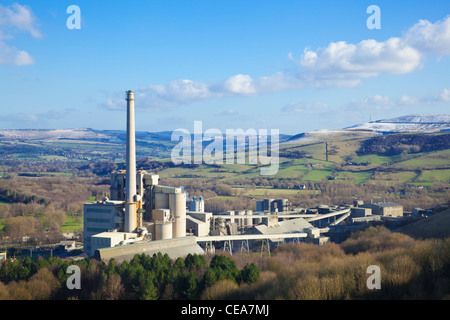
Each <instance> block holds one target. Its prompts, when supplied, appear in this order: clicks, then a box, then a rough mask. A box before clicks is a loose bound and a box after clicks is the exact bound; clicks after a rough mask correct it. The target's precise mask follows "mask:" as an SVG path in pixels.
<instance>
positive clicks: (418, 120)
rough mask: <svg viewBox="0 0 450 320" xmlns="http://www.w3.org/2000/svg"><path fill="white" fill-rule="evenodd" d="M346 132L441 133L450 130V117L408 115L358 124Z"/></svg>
mask: <svg viewBox="0 0 450 320" xmlns="http://www.w3.org/2000/svg"><path fill="white" fill-rule="evenodd" d="M346 130H367V131H373V132H378V133H382V134H386V133H401V132H422V133H425V132H428V133H430V132H440V131H447V130H450V115H448V114H425V115H418V114H413V115H407V116H402V117H397V118H393V119H384V120H377V121H371V122H367V123H363V124H358V125H355V126H351V127H348V128H346Z"/></svg>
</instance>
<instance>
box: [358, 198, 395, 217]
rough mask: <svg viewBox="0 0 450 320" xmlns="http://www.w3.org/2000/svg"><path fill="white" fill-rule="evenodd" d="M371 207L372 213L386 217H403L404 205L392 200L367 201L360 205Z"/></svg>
mask: <svg viewBox="0 0 450 320" xmlns="http://www.w3.org/2000/svg"><path fill="white" fill-rule="evenodd" d="M360 207H361V208H369V209H371V210H372V214H374V215H380V216H384V217H403V206H402V205H399V204H396V203H392V202H377V203H367V204H363V205H361V206H360Z"/></svg>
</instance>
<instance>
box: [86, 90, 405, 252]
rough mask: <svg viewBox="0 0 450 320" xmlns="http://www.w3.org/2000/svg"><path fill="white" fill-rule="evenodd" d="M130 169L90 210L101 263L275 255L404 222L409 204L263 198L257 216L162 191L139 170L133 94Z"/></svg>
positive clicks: (91, 238) (89, 236)
mask: <svg viewBox="0 0 450 320" xmlns="http://www.w3.org/2000/svg"><path fill="white" fill-rule="evenodd" d="M126 102H127V147H126V148H127V149H126V151H127V152H126V170H124V171H118V172H113V173H112V174H111V186H110V198H104V199H102V201H97V202H94V203H87V204H85V205H84V230H83V242H84V243H83V245H84V252H85V254H87V255H88V256H89V257H93V258H96V259H100V260H109V259H111V258H114V259H116V260H118V261H123V260H129V259H131V258H133V256H134V255H136V254H142V253H145V254H148V255H152V254H154V253H158V252H161V253H162V254H166V253H167V254H168V255H169V256H170V257H171V258H172V259H176V258H178V257H185V256H187V255H188V254H189V253H191V254H194V253H195V254H204V253H205V252H207V251H214V249H215V248H216V247H221V248H223V249H225V250H229V251H230V253H232V252H233V250H234V251H237V250H251V249H252V248H255V247H258V248H261V250H263V249H266V250H270V247H271V245H272V246H273V245H274V244H276V243H278V242H281V241H306V242H312V243H315V244H317V245H320V244H323V243H325V242H327V241H328V239H329V237H328V236H327V235H326V234H327V233H328V232H329V231H330V228H333V227H335V226H337V225H338V224H339V223H341V222H342V221H344V220H346V219H353V221H355V222H364V221H381V220H383V219H397V218H401V217H402V216H403V207H402V206H399V205H396V204H393V203H384V202H383V203H371V204H364V203H362V202H358V201H355V202H354V203H353V204H352V205H343V206H338V207H327V206H319V207H317V208H313V209H292V208H291V206H290V203H289V201H288V200H287V199H264V200H262V201H258V202H257V204H256V211H251V210H237V211H235V210H230V211H227V212H224V213H221V214H214V215H213V214H212V213H210V212H205V210H204V200H203V199H202V197H199V198H196V197H193V198H192V199H189V198H188V196H187V194H186V192H185V190H184V188H182V187H172V186H163V185H160V184H159V176H158V175H156V174H153V173H148V172H146V171H137V170H136V143H135V114H134V113H135V112H134V107H135V106H134V103H135V97H134V92H133V91H127V92H126Z"/></svg>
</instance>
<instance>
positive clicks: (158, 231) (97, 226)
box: [83, 91, 203, 259]
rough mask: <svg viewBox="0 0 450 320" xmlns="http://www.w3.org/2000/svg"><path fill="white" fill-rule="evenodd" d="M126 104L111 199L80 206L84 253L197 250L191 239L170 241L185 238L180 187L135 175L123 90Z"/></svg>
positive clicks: (130, 110) (130, 98)
mask: <svg viewBox="0 0 450 320" xmlns="http://www.w3.org/2000/svg"><path fill="white" fill-rule="evenodd" d="M126 101H127V149H126V171H119V172H114V173H112V175H111V189H110V196H111V199H108V198H104V199H103V200H102V201H98V202H96V203H88V204H85V205H84V235H83V237H84V239H83V240H84V251H85V253H86V254H88V255H89V256H91V257H92V256H97V258H99V259H104V258H105V256H104V255H105V254H106V255H108V256H111V257H112V256H114V257H115V258H120V256H121V255H133V254H134V253H139V252H151V251H152V250H153V249H155V248H156V249H155V250H158V251H160V252H165V253H169V254H171V256H172V258H177V257H178V256H186V255H187V254H188V253H191V252H197V253H199V252H203V250H202V249H201V248H200V247H199V245H198V244H197V242H196V241H195V238H194V237H193V236H191V238H192V240H193V241H189V240H187V241H183V243H182V244H181V243H180V242H179V241H173V240H174V239H177V238H186V237H187V235H186V230H187V229H186V211H187V210H186V193H185V192H184V191H183V189H182V188H176V187H169V186H161V185H159V184H158V180H159V176H158V175H155V174H150V173H147V172H145V171H136V142H135V118H134V92H133V91H127V92H126ZM161 241H163V243H161ZM176 247H182V250H180V249H179V248H178V250H176V249H175V248H176ZM152 248H153V249H152ZM106 249H111V250H109V251H105V250H106ZM102 254H103V256H102Z"/></svg>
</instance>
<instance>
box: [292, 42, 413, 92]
mask: <svg viewBox="0 0 450 320" xmlns="http://www.w3.org/2000/svg"><path fill="white" fill-rule="evenodd" d="M420 62H421V54H420V52H418V51H417V50H416V49H414V48H413V47H411V46H408V45H407V44H405V43H404V42H403V41H402V40H401V39H400V38H390V39H389V40H387V41H384V42H378V41H376V40H364V41H361V42H360V43H358V44H351V43H347V42H345V41H339V42H332V43H330V44H329V45H328V46H327V47H325V48H319V49H318V50H316V51H312V50H310V49H306V50H305V51H304V53H303V56H302V57H301V59H300V61H299V64H300V66H302V67H303V72H302V73H301V74H300V77H301V78H304V79H305V81H307V82H308V83H309V84H311V85H313V86H319V87H322V86H356V85H359V84H360V82H361V80H362V79H364V78H369V77H376V76H378V75H380V74H382V73H390V74H402V73H409V72H411V71H413V70H415V69H416V68H417V67H418V66H419V65H420Z"/></svg>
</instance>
